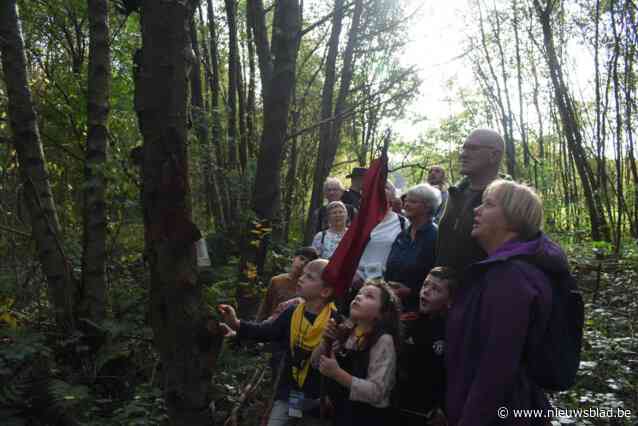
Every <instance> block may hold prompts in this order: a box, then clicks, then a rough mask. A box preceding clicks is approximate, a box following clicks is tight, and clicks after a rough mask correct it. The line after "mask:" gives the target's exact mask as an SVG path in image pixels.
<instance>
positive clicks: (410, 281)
mask: <svg viewBox="0 0 638 426" xmlns="http://www.w3.org/2000/svg"><path fill="white" fill-rule="evenodd" d="M440 204H441V191H439V190H438V189H437V188H435V187H433V186H432V185H429V184H421V185H416V186H414V187H412V188H410V189H409V190H408V191H407V192H406V194H405V201H404V206H403V209H404V212H405V216H406V217H407V218H408V219H409V220H410V226H409V227H408V228H407V229H405V230H403V231H402V232H401V233H400V234H399V235H398V236H397V237H396V239H395V240H394V243H393V244H392V249H391V250H390V255H389V256H388V261H387V263H386V271H385V279H386V280H387V281H391V282H393V283H394V284H393V285H394V288H395V292H396V293H397V295H398V296H399V297H400V298H401V299H402V302H403V306H404V311H411V312H413V311H416V310H418V306H419V303H418V300H419V291H420V289H421V285H422V284H423V280H425V277H426V276H427V275H428V272H430V269H432V267H433V266H434V260H435V247H436V237H437V232H438V228H437V226H436V224H435V223H434V222H433V220H432V219H433V217H434V214H435V213H436V211H437V209H438V208H439V205H440Z"/></svg>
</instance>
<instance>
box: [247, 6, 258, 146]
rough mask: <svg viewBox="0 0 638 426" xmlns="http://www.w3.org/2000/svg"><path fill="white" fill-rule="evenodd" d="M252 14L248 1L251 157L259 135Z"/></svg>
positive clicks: (248, 135) (248, 125) (249, 137)
mask: <svg viewBox="0 0 638 426" xmlns="http://www.w3.org/2000/svg"><path fill="white" fill-rule="evenodd" d="M250 19H252V15H251V14H250V12H249V5H248V2H247V3H246V35H247V41H246V44H247V45H248V99H247V100H246V102H247V105H246V127H247V131H248V134H247V139H248V155H249V156H250V157H251V158H255V157H256V149H255V146H256V145H257V141H256V139H257V137H256V134H255V119H256V110H257V107H256V105H255V104H256V96H255V86H256V79H257V72H256V66H255V41H254V38H253V35H252V31H251V28H252V27H253V24H252V22H251V21H250Z"/></svg>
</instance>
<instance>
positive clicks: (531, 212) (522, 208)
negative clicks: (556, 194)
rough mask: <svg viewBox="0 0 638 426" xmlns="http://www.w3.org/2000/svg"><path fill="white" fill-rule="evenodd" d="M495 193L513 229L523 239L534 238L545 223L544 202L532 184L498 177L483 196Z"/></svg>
mask: <svg viewBox="0 0 638 426" xmlns="http://www.w3.org/2000/svg"><path fill="white" fill-rule="evenodd" d="M488 194H490V195H493V196H494V198H495V199H496V201H497V202H498V204H499V205H500V207H501V208H502V209H503V216H505V220H506V221H507V223H508V225H510V226H511V227H512V228H513V231H514V232H516V233H518V234H519V236H521V237H522V238H523V239H530V238H533V237H534V236H535V235H536V234H537V233H538V231H540V230H541V228H542V225H543V202H542V201H541V199H540V197H539V196H538V194H537V193H536V190H535V189H534V188H532V187H530V186H527V185H524V184H521V183H516V182H512V181H508V180H502V179H497V180H495V181H494V182H492V183H490V184H489V185H488V186H487V188H485V192H484V193H483V198H485V197H486V196H487V195H488Z"/></svg>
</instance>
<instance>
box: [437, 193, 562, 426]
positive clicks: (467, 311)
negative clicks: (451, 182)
mask: <svg viewBox="0 0 638 426" xmlns="http://www.w3.org/2000/svg"><path fill="white" fill-rule="evenodd" d="M542 220H543V207H542V203H541V200H540V198H539V197H538V195H537V194H536V192H535V191H534V190H533V189H532V188H530V187H528V186H525V185H522V184H518V183H515V182H511V181H504V180H496V181H494V182H492V183H491V184H490V185H488V186H487V188H486V189H485V191H484V193H483V198H482V204H480V205H479V206H478V207H477V208H476V209H475V210H474V225H473V227H472V238H474V239H475V240H476V241H477V242H478V244H479V245H480V246H481V247H482V248H483V250H485V252H486V253H487V256H488V257H487V259H485V260H482V261H478V262H475V263H474V264H472V265H471V266H470V268H469V270H468V271H467V272H468V273H467V274H465V275H464V282H463V283H462V285H461V286H460V288H459V291H458V292H457V294H456V296H455V300H454V303H453V305H452V308H451V310H450V311H449V314H448V318H447V333H446V342H447V349H446V350H447V353H446V371H447V386H448V388H447V394H446V406H447V415H448V420H449V425H450V426H454V425H472V426H488V425H496V424H498V425H536V424H539V425H540V424H546V423H543V422H544V421H546V419H544V420H543V421H541V420H539V419H518V418H516V419H515V418H513V416H510V417H508V418H506V419H502V418H499V415H500V417H502V413H503V412H509V413H511V412H512V410H514V409H523V410H525V409H547V408H548V407H549V406H548V401H547V398H546V397H545V395H544V393H543V391H542V389H541V388H540V386H538V385H537V384H536V383H535V381H534V380H533V379H532V377H533V375H532V369H530V366H531V365H532V364H530V360H532V359H534V358H533V357H532V356H531V354H534V353H535V352H533V351H534V348H537V347H539V346H538V344H539V342H541V341H542V339H543V337H544V336H545V332H546V330H547V328H548V325H549V323H550V314H551V310H552V299H553V291H552V286H553V285H557V284H563V283H562V282H556V280H559V279H560V280H562V279H563V278H562V277H568V276H569V271H568V264H567V258H566V256H565V254H564V253H563V251H562V250H561V249H560V247H559V246H557V245H556V244H555V243H553V242H552V241H551V240H549V238H547V236H545V235H544V234H543V233H542V232H541V231H540V229H541V223H542ZM559 277H560V278H559ZM499 410H500V411H499Z"/></svg>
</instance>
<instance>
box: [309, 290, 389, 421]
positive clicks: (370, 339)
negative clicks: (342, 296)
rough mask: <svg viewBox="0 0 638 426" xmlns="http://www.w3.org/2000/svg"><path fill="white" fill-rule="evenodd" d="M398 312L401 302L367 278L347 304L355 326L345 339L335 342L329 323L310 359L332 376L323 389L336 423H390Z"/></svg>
mask: <svg viewBox="0 0 638 426" xmlns="http://www.w3.org/2000/svg"><path fill="white" fill-rule="evenodd" d="M400 312H401V306H400V302H399V300H398V298H397V297H396V295H395V294H394V293H393V291H392V290H391V289H390V287H389V286H388V285H387V284H386V283H385V282H383V281H381V280H376V281H367V282H366V283H365V284H364V286H363V287H361V289H360V290H359V293H358V294H357V296H356V297H355V298H354V300H353V301H352V303H351V304H350V320H351V322H352V323H353V324H354V327H352V328H351V331H350V333H347V334H346V338H345V339H344V340H345V342H343V343H341V342H339V340H340V339H339V338H338V337H339V334H340V333H339V330H338V327H337V325H336V324H335V323H334V321H333V322H331V323H329V325H328V327H327V329H326V331H325V333H324V339H323V341H322V343H321V345H319V347H317V348H316V349H315V350H314V352H313V355H312V362H313V365H314V366H315V367H318V368H319V371H320V372H321V374H323V375H324V376H326V377H328V378H330V379H332V380H334V382H331V384H330V386H329V390H328V393H329V395H330V398H331V401H332V404H333V407H334V413H335V425H337V426H341V425H344V426H345V425H354V424H362V425H366V426H374V425H388V424H392V419H391V418H390V393H391V391H392V388H393V387H394V384H395V376H396V374H395V373H396V363H397V348H398V347H399V339H400V329H401V323H400V319H399V317H400ZM333 342H334V343H333Z"/></svg>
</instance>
